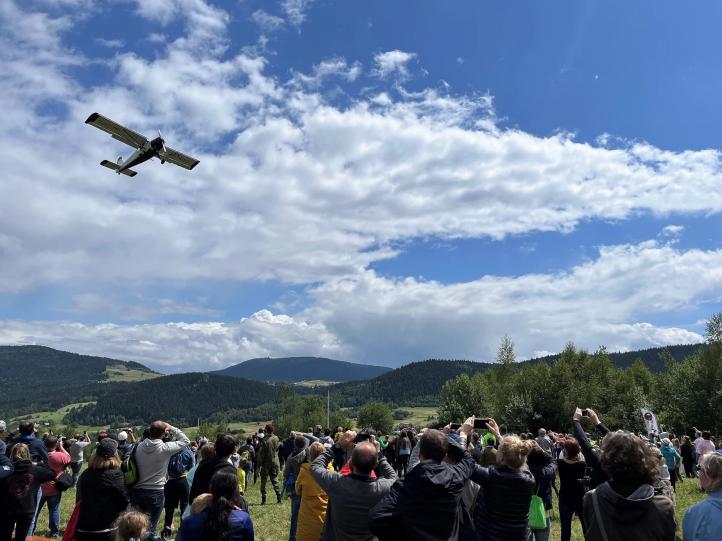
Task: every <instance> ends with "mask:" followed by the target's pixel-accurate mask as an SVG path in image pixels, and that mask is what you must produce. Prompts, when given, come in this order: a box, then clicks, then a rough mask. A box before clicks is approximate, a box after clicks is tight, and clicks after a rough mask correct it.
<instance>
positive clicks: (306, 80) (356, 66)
mask: <svg viewBox="0 0 722 541" xmlns="http://www.w3.org/2000/svg"><path fill="white" fill-rule="evenodd" d="M362 71H363V70H362V67H361V64H360V63H358V62H354V63H353V64H351V65H349V64H348V62H347V61H346V59H345V58H331V59H327V60H324V61H322V62H320V63H319V64H316V65H315V66H314V67H313V70H312V71H311V73H310V74H304V73H300V72H295V73H294V74H293V79H292V80H291V83H292V84H297V85H302V86H306V87H308V88H311V89H317V88H319V87H320V86H321V85H322V84H323V83H324V82H325V81H326V80H328V79H329V78H332V77H336V78H339V79H342V80H344V81H347V82H350V81H355V80H356V79H358V77H359V75H361V72H362Z"/></svg>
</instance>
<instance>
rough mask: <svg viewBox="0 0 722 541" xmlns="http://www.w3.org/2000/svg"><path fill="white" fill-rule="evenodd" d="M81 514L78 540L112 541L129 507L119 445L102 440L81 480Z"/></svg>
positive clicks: (111, 441)
mask: <svg viewBox="0 0 722 541" xmlns="http://www.w3.org/2000/svg"><path fill="white" fill-rule="evenodd" d="M76 499H77V501H79V502H80V513H79V515H78V524H77V530H76V535H75V539H76V541H113V540H114V539H115V538H116V531H117V530H118V527H117V525H116V520H117V519H118V516H119V515H120V514H121V513H122V512H123V511H125V509H126V507H128V493H127V492H126V489H125V479H124V477H123V472H122V471H120V456H118V442H117V441H115V440H114V439H112V438H103V439H102V440H101V441H100V443H99V444H98V447H97V448H96V449H95V451H93V454H92V455H91V457H90V460H89V461H88V469H87V470H85V471H84V472H83V473H82V475H81V476H80V479H78V492H77V495H76Z"/></svg>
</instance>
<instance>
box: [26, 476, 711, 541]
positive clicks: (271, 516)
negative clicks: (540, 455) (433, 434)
mask: <svg viewBox="0 0 722 541" xmlns="http://www.w3.org/2000/svg"><path fill="white" fill-rule="evenodd" d="M260 484H261V481H260V478H259V480H258V482H257V483H256V484H255V485H254V484H253V483H249V490H248V493H247V494H246V499H247V500H248V505H249V511H250V514H251V519H252V520H253V524H254V528H255V537H256V540H257V541H284V540H285V539H286V538H287V536H288V528H289V524H290V520H291V504H290V502H288V501H285V502H283V503H282V504H280V505H279V504H276V503H275V496H273V490H272V488H271V486H270V483H269V486H268V491H269V495H270V496H271V497H269V498H268V500H269V502H273V503H269V504H266V505H261V494H260ZM702 499H704V494H703V493H702V492H701V491H700V488H699V483H698V481H697V480H696V479H689V480H685V481H684V482H682V483H677V526H678V532H677V533H678V535H679V536H680V537H681V536H682V531H681V526H682V517H684V513H685V511H686V510H687V508H688V507H689V506H691V505H693V504H695V503H697V502H699V501H701V500H702ZM74 503H75V490H74V489H71V490H70V491H68V492H66V493H65V494H64V495H63V499H62V502H61V517H60V526H61V531H62V529H64V528H65V525H66V524H67V522H68V519H69V518H70V514H71V513H72V511H73V505H74ZM557 509H558V505H557V501H556V496H555V497H554V511H553V513H552V532H551V533H552V534H551V539H552V540H553V541H559V540H560V530H559V514H558V511H557ZM162 521H163V518H162V517H161V524H162ZM178 525H179V517H178V516H176V517H175V518H174V528H176V529H177V527H178ZM159 531H160V529H159ZM35 533H36V534H37V535H41V536H47V535H48V533H49V532H48V513H47V508H44V509H43V511H42V512H41V514H40V519H39V521H38V526H37V528H36V530H35ZM572 539H573V540H575V541H577V540H578V541H583V539H584V536H583V535H582V529H581V526H580V524H579V521H578V520H577V519H576V518H575V519H574V523H573V530H572Z"/></svg>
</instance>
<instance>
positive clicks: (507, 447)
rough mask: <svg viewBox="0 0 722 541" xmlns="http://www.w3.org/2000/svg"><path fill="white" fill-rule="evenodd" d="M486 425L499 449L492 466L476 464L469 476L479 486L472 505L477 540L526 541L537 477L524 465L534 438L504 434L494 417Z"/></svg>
mask: <svg viewBox="0 0 722 541" xmlns="http://www.w3.org/2000/svg"><path fill="white" fill-rule="evenodd" d="M487 427H488V429H489V431H490V432H491V433H492V434H493V435H494V437H495V438H496V441H498V442H499V449H498V451H497V453H496V465H495V466H490V467H488V468H485V467H483V466H477V467H476V470H475V471H474V473H473V474H472V476H471V480H472V481H474V482H475V483H477V484H479V485H480V486H481V487H482V491H480V492H479V497H478V498H477V500H476V505H475V507H474V526H475V527H476V533H477V535H478V538H479V541H497V540H499V541H501V540H503V541H526V540H527V539H528V537H529V506H530V504H531V497H532V496H533V494H534V489H535V486H536V481H535V480H534V476H533V475H532V474H531V472H530V471H529V470H528V469H527V468H525V466H526V458H527V456H528V455H529V452H530V451H531V449H532V447H534V441H533V440H521V439H520V438H519V437H518V436H505V437H503V436H502V435H501V433H500V432H499V427H498V425H497V424H496V422H495V421H494V420H493V419H490V420H489V422H488V423H487Z"/></svg>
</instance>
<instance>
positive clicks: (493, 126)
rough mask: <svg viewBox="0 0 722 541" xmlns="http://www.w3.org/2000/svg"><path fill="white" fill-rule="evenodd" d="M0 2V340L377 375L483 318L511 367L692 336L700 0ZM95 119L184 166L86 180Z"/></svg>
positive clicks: (442, 351) (715, 167)
mask: <svg viewBox="0 0 722 541" xmlns="http://www.w3.org/2000/svg"><path fill="white" fill-rule="evenodd" d="M0 15H2V17H0V20H2V21H3V22H2V23H0V24H2V25H3V28H2V30H3V36H4V37H3V38H0V41H2V43H0V45H2V49H3V53H2V57H0V58H2V61H3V64H4V65H5V66H7V67H8V69H6V70H5V72H6V73H4V74H3V75H2V76H0V91H1V92H0V93H1V94H2V97H1V98H0V105H2V107H3V110H6V111H9V112H10V113H9V114H8V118H7V121H6V125H5V126H4V127H1V128H0V130H2V132H3V141H6V142H7V144H5V145H4V148H3V150H2V151H1V152H2V156H0V157H1V158H2V159H3V161H4V163H7V164H8V165H7V174H8V181H7V182H6V183H4V185H3V186H2V187H0V262H2V263H3V264H2V265H0V266H1V267H2V268H0V284H2V285H0V342H1V343H9V344H14V343H42V344H47V345H50V346H54V347H59V348H63V349H69V350H72V351H79V352H83V353H94V354H103V355H110V356H117V357H120V358H124V359H133V360H139V361H141V362H145V363H147V364H149V365H151V366H153V367H154V368H158V369H161V370H166V371H179V370H186V369H206V368H218V367H222V366H226V365H229V364H232V363H235V362H239V361H242V360H245V359H246V358H250V357H254V356H265V355H269V356H280V355H306V354H315V355H326V356H332V357H337V358H343V359H346V360H351V361H358V362H369V363H374V364H386V365H389V366H398V365H400V364H403V363H405V362H409V361H412V360H418V359H423V358H426V357H431V356H434V357H444V358H461V357H464V358H470V359H476V360H492V359H493V358H494V353H495V351H496V349H497V347H498V344H499V341H500V339H501V337H502V336H503V335H504V334H509V335H510V336H511V337H512V338H513V339H514V341H515V344H516V348H517V354H518V355H519V357H531V356H534V355H538V354H544V353H547V352H554V351H558V350H559V349H561V348H562V347H563V345H564V344H565V343H566V342H567V341H569V340H572V341H574V342H575V343H577V344H578V345H579V346H581V347H586V348H591V349H593V348H595V347H597V346H599V345H602V344H604V345H606V346H607V347H608V349H612V350H614V349H619V350H624V349H632V348H638V347H650V346H656V345H664V344H673V343H681V342H695V341H698V340H701V339H702V336H701V334H702V333H703V321H704V319H705V318H707V317H708V316H709V315H710V314H712V313H714V312H716V311H718V310H719V309H720V299H721V298H722V275H720V271H719V270H717V269H718V268H720V266H719V263H720V262H721V261H720V260H722V247H721V246H720V235H719V231H720V226H721V225H722V218H720V210H722V196H721V195H720V193H721V192H720V190H719V186H720V185H721V184H720V183H721V182H722V175H721V174H720V156H719V154H718V150H717V149H718V148H719V145H720V136H719V128H718V126H719V125H720V123H721V122H722V107H720V106H719V99H718V96H719V93H720V89H721V86H722V61H721V60H720V58H719V55H718V54H717V53H716V52H717V51H718V50H719V46H720V43H719V41H720V40H722V38H721V37H720V36H719V32H718V28H719V22H720V20H721V19H722V7H720V6H719V5H717V4H715V3H712V2H703V3H698V4H695V6H694V9H690V8H688V7H685V6H680V5H679V4H678V3H674V2H654V3H652V2H640V3H637V4H634V5H631V6H630V5H629V4H628V3H622V2H583V3H582V2H572V1H568V2H556V3H553V4H541V3H539V2H515V3H513V5H502V4H498V5H496V4H491V3H479V2H471V1H468V2H456V3H454V5H453V7H450V6H449V5H448V4H440V3H431V2H429V3H424V4H419V3H418V2H412V1H398V2H381V1H371V2H330V1H322V0H315V1H314V0H282V1H280V2H259V1H255V2H254V1H251V0H243V1H227V2H206V1H204V0H146V1H145V2H134V1H130V0H129V1H127V2H107V3H106V2H90V1H88V0H65V1H64V2H63V3H62V5H61V6H58V5H56V6H53V5H52V4H50V3H47V2H43V1H37V2H22V3H21V2H7V3H5V4H4V5H3V7H2V12H1V13H0ZM95 110H97V111H99V112H101V113H103V114H106V115H107V116H110V117H111V118H114V119H115V120H117V121H118V122H121V123H124V124H126V125H128V126H129V127H131V128H133V129H136V130H137V131H141V132H144V133H145V132H147V133H149V134H150V133H153V131H154V130H155V129H156V128H158V127H160V128H161V129H162V130H163V132H164V134H165V137H166V140H167V141H168V143H169V144H170V145H172V146H173V147H174V148H178V149H180V150H183V151H186V152H188V153H192V154H193V155H195V156H197V157H198V158H199V159H200V160H201V163H200V165H199V167H198V168H196V170H194V171H193V172H186V171H183V170H180V169H177V168H172V166H169V165H163V166H161V165H160V164H159V163H157V162H152V163H147V164H144V165H143V166H141V167H140V168H139V176H137V177H136V178H135V179H134V180H133V181H128V180H127V179H125V178H117V177H115V176H113V175H112V174H111V173H110V172H108V171H106V170H103V169H102V168H99V167H98V166H97V162H99V161H100V160H101V159H104V158H115V157H117V155H119V154H121V153H122V154H123V155H124V156H125V155H127V154H128V153H129V151H128V149H124V148H123V147H122V145H121V144H116V143H115V142H113V141H111V140H109V138H108V137H107V136H106V135H105V134H103V133H102V132H99V131H96V130H92V129H91V128H89V127H87V126H85V125H84V124H83V121H84V119H85V117H86V116H87V115H88V114H90V113H91V112H93V111H95ZM29 149H32V151H29ZM39 156H43V157H44V158H45V159H42V160H41V159H38V157H39ZM580 322H582V323H581V324H580Z"/></svg>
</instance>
